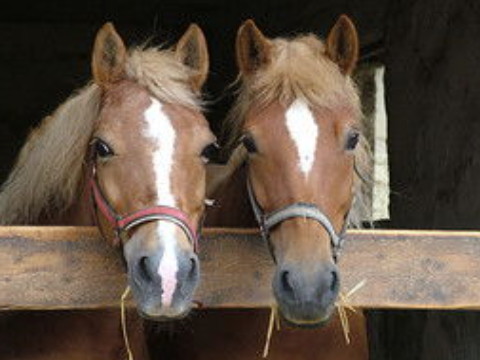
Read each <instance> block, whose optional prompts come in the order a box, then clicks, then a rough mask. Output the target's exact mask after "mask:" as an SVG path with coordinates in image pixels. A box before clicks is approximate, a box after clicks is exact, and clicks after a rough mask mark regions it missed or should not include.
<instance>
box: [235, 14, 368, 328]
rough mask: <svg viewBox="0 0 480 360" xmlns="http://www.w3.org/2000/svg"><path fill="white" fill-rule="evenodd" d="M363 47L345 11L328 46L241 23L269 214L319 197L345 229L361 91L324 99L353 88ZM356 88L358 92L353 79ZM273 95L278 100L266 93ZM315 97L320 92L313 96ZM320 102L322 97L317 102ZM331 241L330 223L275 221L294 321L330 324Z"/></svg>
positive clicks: (250, 138)
mask: <svg viewBox="0 0 480 360" xmlns="http://www.w3.org/2000/svg"><path fill="white" fill-rule="evenodd" d="M357 51H358V40H357V37H356V32H355V29H354V27H353V24H352V23H351V22H350V20H349V19H348V18H346V17H345V16H342V17H341V18H340V20H339V21H338V22H337V24H336V25H335V27H334V29H333V30H332V32H331V33H330V35H329V37H328V39H327V43H326V46H324V44H322V43H321V42H320V41H319V40H318V39H316V38H313V37H303V38H300V39H299V40H296V39H293V40H280V41H275V40H270V39H267V38H265V37H264V36H263V34H262V33H261V32H260V30H259V29H258V28H257V27H256V26H255V25H254V23H253V22H252V21H247V22H246V23H245V24H244V25H243V26H242V27H241V28H240V30H239V33H238V35H237V61H238V63H239V66H240V71H241V74H242V76H243V79H244V81H245V84H244V85H245V88H247V87H248V85H250V87H251V88H252V90H251V91H252V93H251V94H250V97H245V98H249V99H253V100H251V103H250V104H249V108H248V111H247V112H246V114H245V122H244V126H243V131H244V138H243V143H244V145H245V147H246V149H247V150H248V151H249V153H250V154H249V179H250V182H251V186H252V188H253V191H254V194H255V196H256V199H257V202H258V203H259V205H260V206H261V207H262V208H263V211H264V212H265V213H269V212H272V211H275V210H279V209H281V208H283V207H285V206H288V205H292V204H295V203H309V204H314V205H315V206H316V207H317V208H318V209H320V210H321V211H322V212H323V213H324V214H325V215H326V216H327V217H328V218H329V220H330V222H331V223H332V225H333V227H334V229H335V231H336V232H337V233H340V232H341V230H342V228H343V226H344V223H345V218H346V216H347V214H348V212H349V209H350V207H351V203H352V198H353V176H354V158H353V152H354V150H355V147H356V145H357V142H358V139H359V133H358V130H357V129H356V126H357V125H356V124H357V122H358V113H359V110H358V108H357V107H356V104H357V103H356V102H355V101H354V100H352V101H351V102H350V100H351V99H354V98H355V97H356V94H354V95H352V96H351V97H347V96H345V97H344V96H343V94H342V95H340V96H339V97H338V99H342V100H341V101H340V100H339V101H337V99H335V101H327V100H324V102H323V103H322V99H325V98H327V97H328V96H331V94H339V92H341V91H343V89H347V88H348V87H347V86H344V85H343V84H346V83H348V79H346V78H345V76H348V75H349V74H350V73H351V71H352V69H353V67H354V65H355V61H356V59H357ZM312 77H313V78H312ZM317 79H320V80H317ZM334 83H337V84H342V85H338V86H337V88H335V90H334V89H332V88H330V87H329V86H330V85H332V84H334ZM275 86H276V87H275ZM298 88H301V89H302V90H301V91H299V90H296V89H298ZM339 89H340V91H339ZM348 91H351V92H349V93H348V94H351V93H352V92H353V93H354V90H353V87H352V88H348ZM269 94H270V97H272V98H271V99H270V98H267V99H266V97H268V96H269ZM278 94H282V95H283V98H282V96H281V95H278ZM285 94H286V95H285ZM312 94H314V95H312ZM318 94H321V95H318ZM322 97H323V98H322ZM284 98H288V99H290V100H288V101H285V100H284ZM307 98H309V99H313V100H310V101H307V100H303V99H307ZM319 98H320V100H318V99H319ZM255 99H258V100H257V102H255ZM343 99H346V100H345V101H344V100H343ZM280 100H282V101H280ZM315 101H317V102H318V103H319V104H318V105H311V104H314V103H315ZM258 104H262V105H258ZM331 240H332V239H331V237H330V234H329V233H328V232H327V231H326V229H325V227H324V226H322V224H321V223H319V222H317V221H316V220H313V219H309V218H308V219H307V218H300V217H295V218H290V219H287V220H284V221H283V222H281V223H279V224H277V225H276V226H275V227H273V228H272V229H270V245H271V250H272V253H273V256H274V258H275V260H276V272H275V275H274V279H273V290H274V294H275V297H276V299H277V302H278V305H279V309H280V311H281V312H282V314H283V315H284V317H285V318H286V319H287V320H289V321H290V322H292V323H294V324H297V325H305V326H308V325H314V324H320V323H323V322H325V321H327V320H328V319H329V317H330V315H331V314H332V312H333V309H334V307H335V301H336V298H337V295H338V291H339V287H340V277H339V273H338V269H337V266H336V264H335V260H334V253H333V249H332V245H331Z"/></svg>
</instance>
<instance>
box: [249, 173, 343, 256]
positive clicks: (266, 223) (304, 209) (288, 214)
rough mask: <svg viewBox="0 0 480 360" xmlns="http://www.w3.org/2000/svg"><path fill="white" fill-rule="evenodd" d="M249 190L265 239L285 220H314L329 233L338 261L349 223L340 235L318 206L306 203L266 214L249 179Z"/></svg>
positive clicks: (251, 202) (295, 204) (254, 211)
mask: <svg viewBox="0 0 480 360" xmlns="http://www.w3.org/2000/svg"><path fill="white" fill-rule="evenodd" d="M247 190H248V198H249V200H250V204H251V205H252V209H253V213H254V214H255V218H256V219H257V222H258V224H259V226H260V230H261V232H262V236H263V238H264V239H266V240H268V241H269V239H270V230H271V229H272V228H274V227H275V226H277V225H278V224H280V223H282V222H283V221H285V220H288V219H292V218H297V217H299V218H307V219H312V220H314V221H316V222H318V223H319V224H320V225H322V226H323V228H324V229H325V230H326V231H327V233H328V235H329V236H330V241H331V245H332V249H333V256H334V258H335V259H336V257H337V254H338V252H339V250H340V248H341V246H342V243H343V237H344V235H345V229H346V224H347V221H345V222H344V225H343V227H342V230H341V231H340V233H337V232H336V231H335V228H334V226H333V224H332V222H331V221H330V219H329V218H328V217H327V215H325V213H324V212H323V211H321V210H320V209H319V208H318V206H317V205H315V204H310V203H304V202H297V203H293V204H290V205H287V206H285V207H283V208H280V209H278V210H274V211H272V212H270V213H264V212H263V210H262V208H261V207H260V204H259V203H258V201H257V198H256V197H255V193H254V192H253V187H252V184H251V182H250V179H249V178H248V177H247Z"/></svg>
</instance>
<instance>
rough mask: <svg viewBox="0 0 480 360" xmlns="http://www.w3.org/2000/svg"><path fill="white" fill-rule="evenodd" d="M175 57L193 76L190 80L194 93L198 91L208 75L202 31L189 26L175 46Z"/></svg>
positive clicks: (193, 25)
mask: <svg viewBox="0 0 480 360" xmlns="http://www.w3.org/2000/svg"><path fill="white" fill-rule="evenodd" d="M175 56H176V57H177V59H178V60H179V61H181V62H182V63H184V64H185V65H186V66H188V67H189V68H190V69H192V70H193V72H194V74H193V75H192V76H191V78H190V82H191V86H192V89H193V90H194V91H197V92H198V91H200V90H201V88H202V86H203V84H204V83H205V80H206V79H207V75H208V67H209V59H208V46H207V41H206V40H205V36H204V35H203V31H202V29H200V27H199V26H198V25H197V24H191V25H190V26H189V27H188V29H187V31H186V32H185V34H183V36H182V38H181V39H180V40H179V41H178V43H177V45H176V46H175Z"/></svg>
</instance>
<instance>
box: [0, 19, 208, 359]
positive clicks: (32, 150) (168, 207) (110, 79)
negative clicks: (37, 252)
mask: <svg viewBox="0 0 480 360" xmlns="http://www.w3.org/2000/svg"><path fill="white" fill-rule="evenodd" d="M92 73H93V82H92V83H90V84H88V85H87V86H85V87H84V88H83V89H81V90H79V91H78V92H77V93H76V94H74V95H73V96H72V97H70V98H69V99H68V100H67V101H66V102H65V103H64V104H62V105H61V106H60V107H59V108H58V109H57V110H56V111H55V112H54V113H53V114H52V115H51V116H48V117H47V118H46V119H44V121H43V122H42V123H41V124H40V126H39V128H38V129H36V130H35V131H33V132H32V133H31V134H30V136H29V138H28V140H27V142H26V144H25V145H24V147H23V149H22V150H21V153H20V156H19V158H18V161H17V163H16V165H15V167H14V168H13V170H12V172H11V174H10V175H9V177H8V179H7V181H6V182H5V184H4V185H3V189H2V192H1V194H0V222H1V224H3V225H12V224H14V225H22V224H25V225H26V224H28V225H47V224H48V225H94V224H96V225H97V226H98V228H99V229H100V230H101V232H102V234H103V236H104V237H105V238H106V239H107V240H108V241H109V242H111V243H112V244H113V245H122V246H123V256H124V258H125V261H126V265H127V272H128V284H129V286H130V288H131V289H132V292H133V296H134V298H135V302H136V304H137V310H138V311H139V312H140V313H141V314H142V315H143V316H145V317H147V318H151V319H154V320H163V319H175V318H179V317H183V316H185V314H187V313H188V311H189V310H190V308H191V304H192V297H193V293H194V291H195V289H196V287H197V284H198V281H199V275H200V273H199V264H198V258H197V253H196V250H197V244H196V242H197V239H198V233H199V231H200V229H199V226H200V223H201V222H202V219H203V212H204V200H205V191H206V190H205V189H206V170H205V164H206V162H207V160H208V159H207V157H208V155H209V153H210V151H211V150H212V148H213V147H214V146H215V145H214V143H215V137H214V136H213V134H212V133H211V131H210V129H209V126H208V123H207V121H206V119H205V118H204V116H203V115H202V103H201V100H200V90H201V87H202V85H203V83H204V81H205V79H206V77H207V73H208V52H207V45H206V42H205V38H204V36H203V33H202V31H201V30H200V28H199V27H198V26H196V25H191V26H190V27H189V29H188V30H187V31H186V33H185V34H184V35H183V37H182V38H181V39H180V40H179V42H178V43H177V44H176V46H175V47H173V48H171V49H163V50H162V49H157V48H133V49H130V50H127V49H126V47H125V45H124V43H123V41H122V39H121V38H120V36H119V35H118V34H117V32H116V31H115V29H114V27H113V25H111V24H110V23H107V24H105V25H104V26H103V27H102V28H101V29H100V31H99V32H98V34H97V37H96V40H95V45H94V49H93V54H92ZM94 220H95V221H94ZM119 298H120V294H119ZM1 322H2V324H1V326H0V331H1V334H0V338H1V339H2V341H1V343H2V345H1V346H0V357H1V358H2V359H62V360H64V359H82V360H85V359H102V360H105V359H119V357H120V356H123V355H122V354H124V351H125V349H124V341H123V338H122V335H121V326H120V314H119V313H118V311H109V310H102V311H98V312H67V311H66V312H55V313H44V312H42V313H22V312H20V313H15V314H7V315H4V316H2V318H1ZM129 324H130V325H131V326H130V336H131V338H132V340H133V344H134V349H133V350H134V353H135V359H143V358H147V357H148V354H147V350H146V346H145V343H144V339H143V331H142V326H141V322H140V321H139V319H138V318H137V319H134V320H131V321H129ZM14 330H15V331H14Z"/></svg>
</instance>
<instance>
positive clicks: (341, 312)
mask: <svg viewBox="0 0 480 360" xmlns="http://www.w3.org/2000/svg"><path fill="white" fill-rule="evenodd" d="M365 283H366V280H365V279H364V280H362V281H360V282H359V283H358V284H357V285H355V286H354V287H353V288H352V289H350V290H349V291H348V292H347V293H346V294H345V295H344V294H342V293H340V294H339V297H338V298H339V301H337V303H336V304H335V306H336V307H337V311H338V316H339V317H340V323H341V324H342V330H343V336H344V337H345V342H346V343H347V345H349V344H350V323H349V322H348V315H347V311H346V310H345V309H348V310H350V311H351V312H354V313H355V312H356V310H355V308H353V306H352V305H350V304H349V303H348V300H349V299H350V297H352V295H353V294H355V293H356V292H357V291H358V290H360V289H361V288H362V287H363V286H365Z"/></svg>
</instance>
